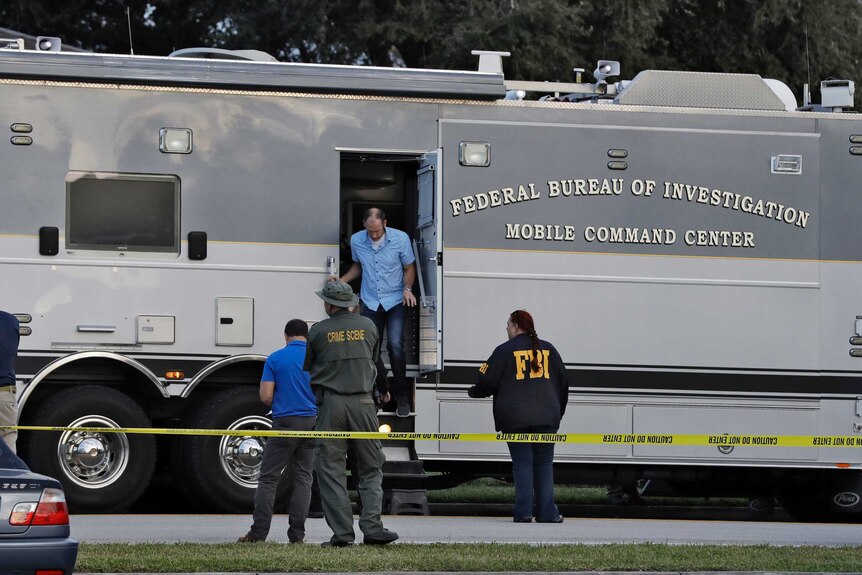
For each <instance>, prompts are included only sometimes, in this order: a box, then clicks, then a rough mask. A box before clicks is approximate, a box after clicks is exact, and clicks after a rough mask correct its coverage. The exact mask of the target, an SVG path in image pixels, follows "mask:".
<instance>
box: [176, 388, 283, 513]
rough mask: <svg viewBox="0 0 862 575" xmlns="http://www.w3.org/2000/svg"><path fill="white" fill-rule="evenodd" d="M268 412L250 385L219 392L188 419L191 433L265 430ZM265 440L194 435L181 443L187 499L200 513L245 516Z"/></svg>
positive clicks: (252, 498)
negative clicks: (191, 429)
mask: <svg viewBox="0 0 862 575" xmlns="http://www.w3.org/2000/svg"><path fill="white" fill-rule="evenodd" d="M268 411H269V409H268V408H267V407H266V406H265V405H264V404H263V403H262V402H261V401H260V397H259V396H258V390H257V388H256V387H248V386H241V387H236V388H233V389H228V390H226V391H222V392H220V393H218V394H216V395H214V396H212V397H210V398H208V399H207V400H205V401H204V403H203V404H202V405H201V407H200V408H199V409H198V411H197V412H196V413H195V414H194V415H193V416H192V419H191V420H190V421H189V424H190V427H192V428H196V429H247V430H257V429H270V428H272V421H271V420H270V419H269V418H268V417H267V416H266V413H267V412H268ZM264 444H265V438H261V437H247V436H228V435H198V436H190V437H186V438H184V439H183V446H182V449H181V452H180V453H181V458H182V465H183V466H184V468H185V477H184V482H183V483H184V488H185V491H186V494H187V495H188V497H189V498H190V499H191V500H192V501H193V502H194V503H196V504H197V505H198V507H200V508H201V509H202V510H207V511H219V512H222V513H247V512H250V511H251V510H252V509H253V508H254V490H255V489H256V488H257V478H258V476H259V475H260V462H261V458H262V456H263V446H264Z"/></svg>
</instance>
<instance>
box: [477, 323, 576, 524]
mask: <svg viewBox="0 0 862 575" xmlns="http://www.w3.org/2000/svg"><path fill="white" fill-rule="evenodd" d="M506 334H508V336H509V341H507V342H506V343H504V344H502V345H499V346H497V349H495V350H494V353H492V354H491V357H490V358H489V359H488V361H487V362H485V363H484V364H482V367H480V368H479V380H478V382H477V383H476V385H474V386H473V387H471V388H470V390H469V392H468V393H469V395H470V397H488V396H490V395H493V396H494V425H495V427H496V428H497V431H500V432H503V433H556V431H557V429H559V427H560V419H562V417H563V413H565V411H566V403H567V402H568V398H569V383H568V379H567V378H566V367H565V365H563V360H562V358H561V357H560V354H559V353H558V352H557V350H556V348H554V346H553V345H551V344H550V343H548V342H547V341H542V340H541V339H539V337H538V335H536V328H535V326H534V325H533V317H532V316H531V315H530V314H529V313H527V312H526V311H524V310H516V311H514V312H512V314H511V315H510V316H509V321H508V322H506ZM508 445H509V453H510V454H511V455H512V475H513V476H514V480H515V509H514V521H515V522H516V523H529V522H531V521H532V520H533V516H535V518H536V521H537V522H539V523H562V522H563V517H562V515H560V510H559V509H558V508H557V506H556V504H555V503H554V444H553V443H523V442H509V443H508ZM534 493H535V499H534V497H533V494H534Z"/></svg>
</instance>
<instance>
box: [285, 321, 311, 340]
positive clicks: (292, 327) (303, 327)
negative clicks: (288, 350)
mask: <svg viewBox="0 0 862 575" xmlns="http://www.w3.org/2000/svg"><path fill="white" fill-rule="evenodd" d="M284 335H286V336H287V337H308V324H307V323H305V321H303V320H301V319H292V320H290V321H289V322H287V324H285V326H284Z"/></svg>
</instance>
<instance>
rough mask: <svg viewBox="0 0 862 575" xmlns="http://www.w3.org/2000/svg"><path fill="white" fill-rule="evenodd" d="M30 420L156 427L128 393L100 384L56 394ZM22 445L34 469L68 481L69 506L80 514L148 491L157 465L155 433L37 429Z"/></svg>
mask: <svg viewBox="0 0 862 575" xmlns="http://www.w3.org/2000/svg"><path fill="white" fill-rule="evenodd" d="M28 419H30V422H31V423H33V424H35V425H49V426H56V427H115V428H120V427H151V425H150V421H149V419H148V418H147V416H146V414H145V413H144V411H143V410H142V409H141V407H140V406H139V405H138V404H137V403H136V402H135V401H134V400H132V399H131V398H130V397H129V396H127V395H126V394H124V393H121V392H119V391H117V390H115V389H112V388H109V387H101V386H95V385H84V386H75V387H70V388H68V389H64V390H62V391H59V392H57V393H56V394H54V395H52V396H51V397H50V398H49V399H47V400H46V401H45V402H43V403H41V404H40V405H39V406H37V407H36V410H35V411H34V413H33V416H32V417H31V418H28ZM22 447H23V452H24V459H25V460H26V461H27V463H28V464H29V465H30V467H31V469H33V471H36V472H38V473H43V474H45V475H50V476H51V477H54V478H56V479H58V480H59V481H60V482H61V483H62V484H63V489H64V490H65V491H66V498H67V499H68V501H69V507H70V510H71V511H73V512H76V513H80V512H84V511H90V512H94V511H95V512H103V513H113V512H117V511H122V510H124V509H126V508H127V507H129V506H130V505H131V504H132V503H134V502H135V500H137V499H138V497H140V496H141V494H142V493H143V491H144V489H146V487H147V485H148V484H149V482H150V479H151V478H152V475H153V470H154V468H155V464H156V440H155V437H153V436H151V435H142V434H129V435H126V434H125V433H92V432H87V431H63V432H47V431H35V432H32V433H29V434H27V436H26V437H25V441H24V442H23V445H22Z"/></svg>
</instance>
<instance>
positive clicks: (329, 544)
mask: <svg viewBox="0 0 862 575" xmlns="http://www.w3.org/2000/svg"><path fill="white" fill-rule="evenodd" d="M351 545H353V543H352V542H351V541H324V542H323V543H321V544H320V546H321V547H350V546H351Z"/></svg>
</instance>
